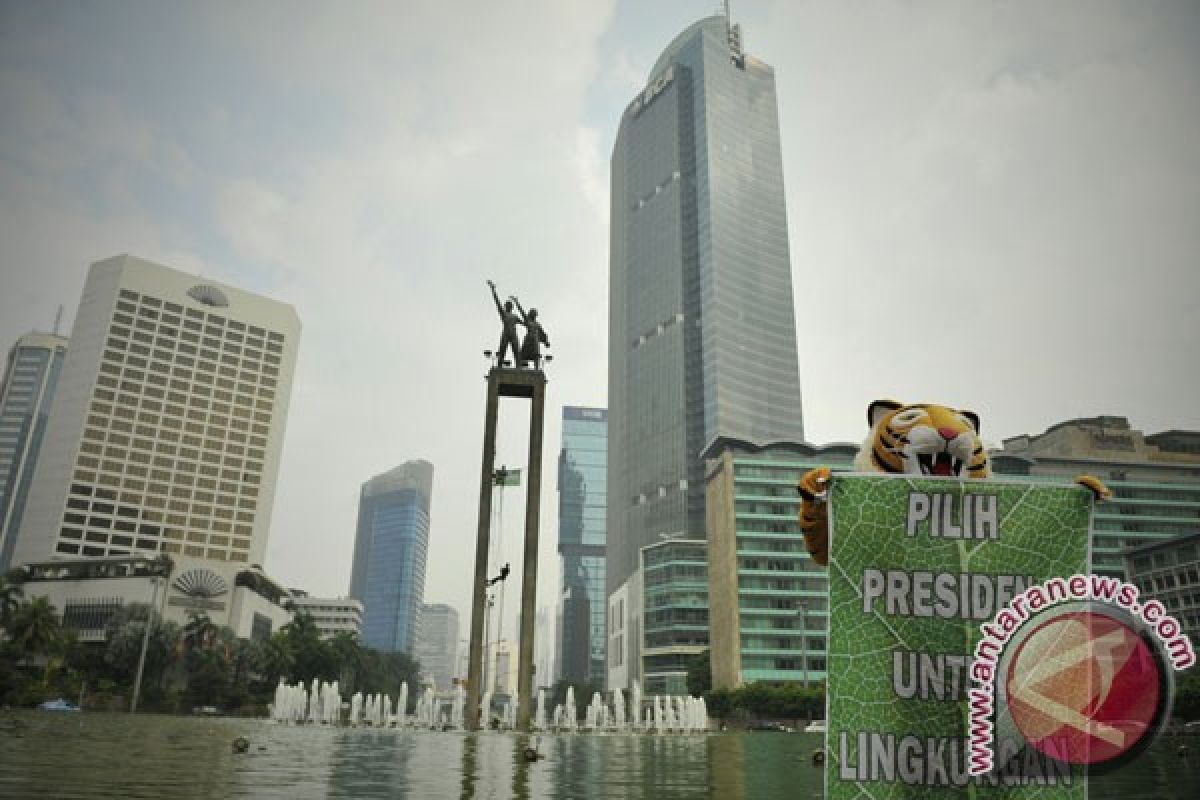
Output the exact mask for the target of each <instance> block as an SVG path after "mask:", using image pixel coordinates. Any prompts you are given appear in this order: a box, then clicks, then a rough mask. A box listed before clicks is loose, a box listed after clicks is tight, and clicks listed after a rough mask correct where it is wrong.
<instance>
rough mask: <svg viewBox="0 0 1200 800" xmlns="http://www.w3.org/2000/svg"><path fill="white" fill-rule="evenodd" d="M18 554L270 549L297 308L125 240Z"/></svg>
mask: <svg viewBox="0 0 1200 800" xmlns="http://www.w3.org/2000/svg"><path fill="white" fill-rule="evenodd" d="M71 335H72V339H71V346H70V348H69V349H68V352H67V357H66V361H65V363H64V366H63V373H62V376H61V378H60V380H59V385H58V391H57V394H56V396H55V400H54V406H53V410H52V412H51V418H50V422H49V425H48V428H47V431H46V437H45V440H44V442H43V445H42V451H41V455H40V457H39V460H38V465H37V471H36V473H35V476H34V483H33V487H32V490H31V492H30V495H29V500H28V503H27V506H26V512H25V517H24V520H23V523H22V525H21V528H20V534H19V537H18V541H17V543H16V548H15V552H14V556H13V563H15V564H20V563H25V562H32V561H43V560H46V559H50V558H63V557H65V558H74V557H78V556H121V555H127V554H155V553H168V554H171V555H172V557H176V558H178V557H183V558H186V559H191V560H200V561H204V562H207V563H209V564H210V565H213V566H214V567H215V566H216V565H218V564H221V563H228V562H232V563H233V564H234V565H241V566H242V567H244V566H245V565H248V564H262V562H263V557H264V554H265V553H266V546H267V534H268V531H269V528H270V521H271V509H272V505H273V501H274V495H275V480H276V476H277V474H278V469H279V458H280V452H281V450H282V446H283V435H284V425H285V422H286V419H287V410H288V398H289V394H290V392H291V384H292V374H293V370H294V367H295V360H296V347H297V341H298V339H299V335H300V322H299V319H298V318H297V316H296V312H295V310H294V309H293V308H292V307H291V306H289V305H286V304H283V303H279V302H276V301H273V300H269V299H267V298H264V297H260V296H258V295H254V294H251V293H249V292H245V291H242V290H240V289H236V288H233V287H230V286H225V285H223V284H219V283H217V282H215V281H211V280H208V279H206V278H201V277H197V276H194V275H188V274H186V273H183V272H179V271H177V270H174V269H171V268H169V267H165V266H162V265H159V264H154V263H151V262H149V261H144V260H142V259H138V258H134V257H132V256H128V255H122V256H116V257H114V258H110V259H107V260H104V261H100V262H97V263H95V264H93V265H92V267H91V270H90V271H89V273H88V278H87V282H86V284H85V286H84V290H83V296H82V298H81V300H80V304H79V310H78V312H77V314H76V317H75V325H74V328H73V330H72V334H71Z"/></svg>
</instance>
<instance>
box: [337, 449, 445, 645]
mask: <svg viewBox="0 0 1200 800" xmlns="http://www.w3.org/2000/svg"><path fill="white" fill-rule="evenodd" d="M432 494H433V465H432V464H430V463H429V462H428V461H422V460H417V461H408V462H406V463H404V464H401V465H400V466H398V467H396V468H395V469H393V470H390V471H389V472H385V473H383V474H382V475H376V476H375V477H374V478H372V479H371V480H369V481H367V482H366V483H364V484H363V487H362V492H361V494H360V496H359V502H358V532H357V535H356V537H355V540H354V563H353V565H352V567H351V574H350V596H351V597H353V598H354V599H355V600H358V601H359V602H361V603H362V604H363V622H362V637H361V638H362V641H363V643H364V644H366V645H367V646H368V647H373V648H375V649H376V650H382V651H384V652H404V653H410V654H411V653H413V652H415V648H416V643H417V633H418V631H419V630H420V624H421V607H422V604H423V602H424V599H425V560H426V556H427V554H428V551H429V513H430V498H431V495H432Z"/></svg>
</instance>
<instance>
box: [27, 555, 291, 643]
mask: <svg viewBox="0 0 1200 800" xmlns="http://www.w3.org/2000/svg"><path fill="white" fill-rule="evenodd" d="M173 560H174V564H173V569H172V570H171V573H170V575H169V577H168V579H167V581H166V587H165V590H164V586H163V581H162V580H161V579H160V578H157V577H154V562H153V561H152V560H151V559H148V558H144V557H140V556H125V557H107V558H76V559H69V560H67V559H61V558H60V559H55V560H52V561H40V562H36V563H32V564H27V565H26V566H25V567H24V568H23V569H24V572H25V576H24V578H25V581H24V583H23V584H22V589H23V590H24V592H25V595H26V597H29V598H34V597H44V598H46V599H47V601H49V603H50V604H51V605H52V606H54V608H55V609H56V610H57V612H58V614H59V617H60V618H61V619H62V620H63V623H64V625H65V626H66V627H69V628H72V629H74V630H76V631H77V632H78V634H79V638H80V640H81V641H102V640H103V639H104V634H105V630H104V626H105V624H106V617H107V616H108V615H111V613H112V612H114V611H116V610H117V609H119V608H120V607H122V606H126V605H131V604H134V603H147V604H153V605H154V607H155V608H156V609H157V610H158V611H159V613H160V614H162V616H163V619H165V620H167V621H169V622H174V623H176V624H178V625H180V626H184V625H187V623H188V622H189V621H190V618H191V616H192V615H193V614H197V613H203V614H206V615H208V617H209V618H210V619H211V620H212V621H213V623H214V624H216V625H218V626H222V627H226V626H227V627H229V628H232V629H233V631H234V633H235V634H237V635H238V636H239V637H241V638H244V639H265V638H267V637H269V636H270V635H271V634H273V633H276V632H277V631H278V630H279V629H280V628H282V627H283V626H284V625H286V624H287V623H288V622H290V621H291V619H292V613H291V612H290V611H288V610H287V608H285V604H286V603H287V601H288V600H289V599H290V593H289V592H288V591H287V590H286V589H284V588H282V587H281V586H279V585H278V584H277V583H275V582H274V581H272V580H271V579H270V578H268V577H267V576H266V575H264V574H263V573H262V571H261V570H258V569H256V568H253V567H246V566H245V565H236V564H231V563H228V562H226V563H223V564H216V563H213V562H212V561H209V560H207V559H187V558H178V557H176V558H174V559H173Z"/></svg>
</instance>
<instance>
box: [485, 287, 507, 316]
mask: <svg viewBox="0 0 1200 800" xmlns="http://www.w3.org/2000/svg"><path fill="white" fill-rule="evenodd" d="M487 285H488V286H490V287H491V289H492V301H493V302H494V303H495V304H496V313H497V314H499V315H500V316H501V317H503V316H504V309H503V308H502V307H501V306H500V295H498V294H496V284H495V283H494V282H493V281H492V280H490V279H489V280H488V282H487Z"/></svg>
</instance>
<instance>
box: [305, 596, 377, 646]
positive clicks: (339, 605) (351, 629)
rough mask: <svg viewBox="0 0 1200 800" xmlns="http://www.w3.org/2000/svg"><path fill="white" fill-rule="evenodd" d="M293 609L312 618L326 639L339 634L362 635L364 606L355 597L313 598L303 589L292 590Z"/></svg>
mask: <svg viewBox="0 0 1200 800" xmlns="http://www.w3.org/2000/svg"><path fill="white" fill-rule="evenodd" d="M292 609H293V611H295V613H297V614H308V615H309V616H310V617H312V619H313V623H314V624H316V626H317V629H318V630H319V631H321V637H322V638H324V639H332V638H333V637H334V636H337V635H338V634H339V633H352V634H354V635H355V636H358V635H359V634H360V633H362V618H363V605H362V603H360V602H359V601H357V600H355V599H354V598H353V597H312V596H310V595H309V594H308V592H305V591H303V590H302V589H292Z"/></svg>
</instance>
